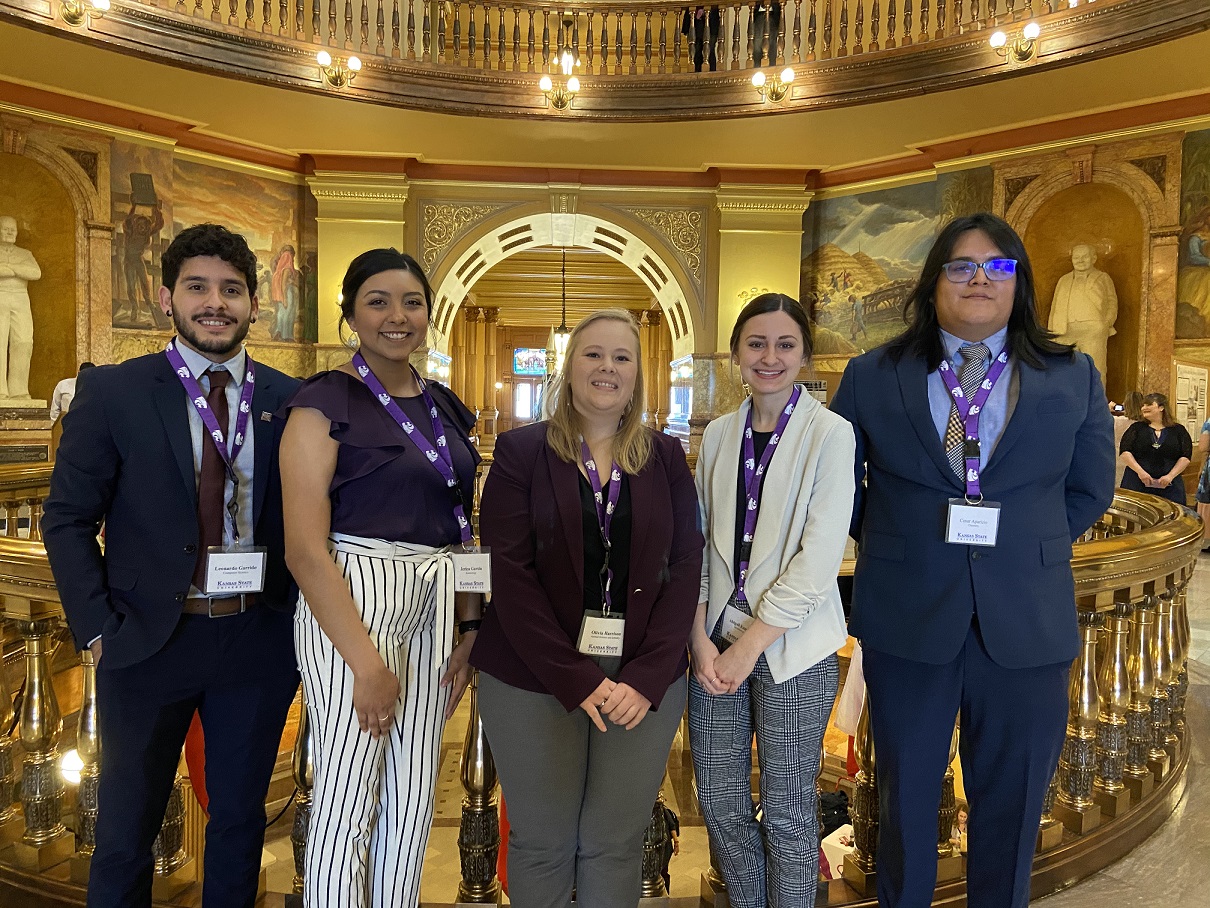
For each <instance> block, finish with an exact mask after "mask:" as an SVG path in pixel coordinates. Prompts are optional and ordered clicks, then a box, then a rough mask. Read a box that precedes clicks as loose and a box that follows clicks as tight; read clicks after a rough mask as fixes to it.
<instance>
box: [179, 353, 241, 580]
mask: <svg viewBox="0 0 1210 908" xmlns="http://www.w3.org/2000/svg"><path fill="white" fill-rule="evenodd" d="M176 349H177V352H178V353H180V354H181V359H183V360H184V361H185V365H186V366H188V367H189V371H190V372H192V373H193V377H194V378H195V379H197V383H198V384H199V385H201V388H202V392H203V393H205V394H209V393H210V378H209V376H207V375H205V372H206V370H207V369H211V368H221V369H226V370H227V371H228V372H230V373H231V380H230V381H229V382H227V416H228V419H227V425H226V426H225V427H224V430H223V435H224V436H225V440H226V442H227V444H228V446H230V444H231V434H232V432H234V431H235V420H236V417H237V416H238V415H239V398H240V394H241V393H243V390H244V373H245V368H246V364H247V355H246V354H245V353H244V348H243V347H240V349H239V352H238V353H236V354H235V356H233V357H231V358H230V359H229V360H227V361H226V362H224V363H214V362H211V361H210V360H208V359H206V357H204V356H202V355H201V354H200V353H198V352H196V351H194V350H191V349H190V348H189V347H186V346H185V345H184V344H182V343H179V342H178V343H177V345H176ZM184 407H185V409H186V410H187V411H188V412H189V435H190V438H191V440H192V444H193V482H194V488H195V489H196V488H197V485H198V483H199V482H200V481H201V475H202V445H203V444H213V442H212V441H211V440H210V436H209V433H207V432H206V427H205V425H204V424H203V423H202V418H201V417H200V416H198V413H197V409H196V408H195V407H194V406H193V402H192V401H190V400H188V399H186V401H185V404H184ZM253 419H255V414H253V413H250V414H248V425H247V429H246V430H245V432H244V445H243V447H242V448H240V450H239V454H238V455H237V456H236V458H235V475H236V476H238V477H239V512H238V513H237V514H236V521H237V523H238V525H239V538H240V543H241V544H244V545H252V544H253V543H252V481H253V475H254V473H255V467H256V450H255V448H256V438H255V435H256V433H255V431H254V426H253V424H252V421H253ZM223 486H224V489H223V504H224V506H225V507H229V506H230V504H231V496H232V492H233V491H234V490H233V487H232V483H231V479H230V477H228V478H227V480H226V481H225V482H224V484H223ZM234 541H235V537H234V535H233V534H232V532H231V520H230V519H229V518H228V517H227V516H226V512H224V518H223V544H224V545H231V544H232V543H233V542H234ZM194 594H195V592H194V591H192V590H191V592H190V595H191V596H192V595H194ZM197 595H200V593H198V594H197Z"/></svg>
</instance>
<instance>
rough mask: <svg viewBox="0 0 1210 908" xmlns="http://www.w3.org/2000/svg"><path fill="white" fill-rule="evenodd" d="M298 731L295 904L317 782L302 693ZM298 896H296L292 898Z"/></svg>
mask: <svg viewBox="0 0 1210 908" xmlns="http://www.w3.org/2000/svg"><path fill="white" fill-rule="evenodd" d="M298 699H299V710H298V734H297V736H296V737H295V738H294V757H293V760H292V761H291V764H290V765H291V770H292V771H293V774H294V788H295V790H296V791H297V792H298V796H297V797H296V798H295V801H294V825H293V826H292V827H291V829H290V844H291V845H293V846H294V882H293V885H292V887H291V888H292V889H293V892H292V893H291V895H290V896H286V898H287V900H288V901H290V902H291V903H292V904H293V903H297V904H298V905H299V906H300V908H301V905H302V891H303V874H304V869H305V867H306V863H307V832H308V830H309V829H310V826H311V789H312V788H313V787H314V785H315V764H314V759H313V756H312V748H313V746H314V742H313V741H312V740H311V720H310V718H309V717H308V716H307V695H306V693H305V692H304V691H303V690H302V689H300V690H299V693H298ZM291 896H294V897H295V898H291Z"/></svg>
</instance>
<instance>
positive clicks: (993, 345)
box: [833, 214, 1114, 908]
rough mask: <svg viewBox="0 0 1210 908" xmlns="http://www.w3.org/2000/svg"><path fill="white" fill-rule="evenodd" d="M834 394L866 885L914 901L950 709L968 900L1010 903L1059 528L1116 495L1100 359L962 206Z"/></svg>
mask: <svg viewBox="0 0 1210 908" xmlns="http://www.w3.org/2000/svg"><path fill="white" fill-rule="evenodd" d="M1001 353H1004V354H1006V355H1005V356H1003V357H1001ZM833 410H834V411H835V412H837V413H839V414H840V415H842V416H844V417H845V418H846V419H848V420H849V421H850V422H851V423H852V424H853V427H854V430H855V434H856V437H857V455H856V460H857V498H856V503H855V508H854V514H853V525H852V528H851V533H852V535H853V537H854V538H855V539H856V540H858V542H859V555H858V559H857V569H856V573H855V575H854V580H853V611H852V620H851V621H850V624H849V629H850V632H851V633H852V634H853V636H855V637H857V638H858V639H859V640H860V641H861V643H862V650H863V659H864V670H865V677H866V682H867V685H868V688H867V690H868V697H869V706H870V719H871V724H872V729H873V733H874V747H875V751H876V753H877V757H878V785H879V797H880V804H881V816H880V823H881V825H880V828H879V845H878V899H879V903H880V905H883V906H886V908H923V906H927V905H929V904H930V903H931V901H932V897H933V889H934V887H935V884H936V876H937V814H938V809H939V806H940V798H941V781H942V776H943V774H944V772H945V766H946V760H947V756H948V750H949V745H950V738H951V734H952V732H953V726H954V718H955V715H958V716H959V718H960V724H961V737H960V754H961V758H962V766H963V772H964V776H963V779H964V783H965V787H966V794H967V797H968V799H969V801H970V808H971V810H970V819H969V826H968V828H969V853H968V861H967V893H968V895H967V898H968V904H969V905H971V906H972V908H1024V906H1025V905H1026V903H1027V902H1028V901H1029V877H1030V867H1031V863H1032V859H1033V853H1034V847H1035V842H1036V838H1037V831H1038V822H1039V820H1040V818H1041V813H1042V802H1043V797H1044V795H1045V792H1046V788H1047V786H1048V784H1049V782H1050V779H1051V776H1052V774H1053V772H1054V769H1055V766H1056V764H1057V762H1058V758H1059V752H1060V750H1061V748H1062V744H1063V736H1064V729H1065V725H1066V717H1067V682H1068V672H1069V668H1070V665H1071V661H1072V660H1073V659H1074V658H1075V656H1076V653H1077V650H1078V645H1079V638H1078V634H1077V628H1076V612H1075V603H1074V596H1075V585H1074V581H1073V578H1072V572H1071V564H1070V560H1071V552H1072V548H1071V546H1072V542H1073V541H1074V540H1076V539H1078V538H1079V537H1080V536H1081V535H1082V534H1083V533H1084V531H1085V530H1087V529H1088V528H1089V527H1090V526H1091V525H1092V524H1093V523H1094V522H1095V521H1096V520H1097V519H1098V518H1099V517H1100V516H1101V515H1102V514H1103V513H1104V512H1105V510H1106V508H1107V507H1108V506H1109V504H1110V502H1111V501H1112V498H1113V484H1114V447H1113V423H1112V420H1111V418H1110V416H1109V411H1108V409H1107V407H1106V403H1105V395H1104V391H1103V389H1102V387H1101V379H1100V376H1099V375H1098V374H1097V371H1096V369H1095V368H1094V366H1093V364H1092V360H1091V359H1089V357H1088V356H1086V355H1085V354H1083V353H1076V352H1074V351H1073V350H1072V348H1071V347H1069V346H1065V345H1062V344H1058V343H1056V342H1055V341H1054V340H1053V339H1052V338H1051V336H1050V335H1048V334H1047V332H1046V331H1044V330H1043V329H1042V328H1041V327H1040V326H1039V325H1038V323H1037V319H1036V314H1035V310H1034V283H1033V275H1032V272H1031V270H1030V267H1029V262H1028V260H1027V258H1026V253H1025V248H1024V245H1023V244H1022V242H1021V240H1020V238H1019V237H1018V236H1017V234H1016V233H1015V232H1014V231H1013V229H1012V228H1011V227H1010V226H1009V225H1008V224H1007V223H1005V222H1004V221H1002V220H1001V219H1000V218H997V217H995V216H993V215H990V214H976V215H971V216H969V217H963V218H959V219H957V220H955V221H953V222H951V223H950V224H948V225H947V226H946V227H945V228H944V229H943V230H942V232H941V234H940V236H939V237H938V238H937V241H936V243H935V244H934V246H933V248H932V251H931V252H930V253H929V255H928V258H927V260H926V261H925V264H924V268H923V271H922V273H921V277H920V282H919V284H918V285H917V286H916V289H915V290H914V291H913V294H912V297H911V299H910V301H909V309H908V327H907V329H906V331H904V333H903V334H902V335H900V336H899V337H898V338H897V339H895V340H894V341H892V342H891V343H890V344H888V345H887V346H885V347H883V348H880V349H878V350H874V351H872V352H870V353H866V354H864V355H862V356H858V357H856V358H854V359H853V360H851V361H850V362H849V365H848V368H847V369H846V370H845V374H844V377H843V379H842V381H841V384H840V387H839V388H838V389H837V392H836V397H835V400H834V402H833ZM863 479H864V480H865V485H864V488H863V483H862V480H863Z"/></svg>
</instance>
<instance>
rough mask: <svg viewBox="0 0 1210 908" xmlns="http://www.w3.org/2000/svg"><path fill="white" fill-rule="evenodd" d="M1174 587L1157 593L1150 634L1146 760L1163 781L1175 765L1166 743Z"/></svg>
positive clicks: (1156, 776)
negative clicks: (1148, 714) (1149, 717)
mask: <svg viewBox="0 0 1210 908" xmlns="http://www.w3.org/2000/svg"><path fill="white" fill-rule="evenodd" d="M1173 592H1174V590H1173V589H1172V588H1171V587H1169V588H1168V589H1165V590H1164V591H1163V592H1162V593H1160V594H1159V595H1158V596H1156V597H1155V621H1154V622H1153V623H1152V634H1151V647H1150V653H1151V665H1152V672H1153V673H1154V681H1155V684H1154V686H1153V688H1152V691H1151V703H1150V705H1151V729H1150V731H1151V741H1150V744H1149V746H1148V748H1147V762H1148V764H1149V765H1150V766H1151V769H1152V771H1153V772H1154V773H1155V780H1156V781H1157V782H1161V781H1163V780H1164V778H1165V777H1167V775H1168V769H1169V767H1170V766H1171V765H1172V762H1171V758H1170V757H1169V755H1168V750H1167V748H1166V747H1165V746H1164V745H1165V743H1166V741H1167V733H1168V721H1169V719H1168V681H1169V675H1170V674H1171V673H1172V663H1171V662H1170V661H1169V656H1168V632H1169V630H1170V628H1169V625H1168V619H1169V616H1170V613H1171V611H1172V596H1173Z"/></svg>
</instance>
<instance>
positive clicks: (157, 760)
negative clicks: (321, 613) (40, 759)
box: [88, 606, 298, 908]
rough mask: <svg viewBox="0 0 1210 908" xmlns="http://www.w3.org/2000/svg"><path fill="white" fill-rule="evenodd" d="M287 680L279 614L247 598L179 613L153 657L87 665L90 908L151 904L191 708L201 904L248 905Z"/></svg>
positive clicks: (285, 627) (290, 648) (289, 639)
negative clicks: (91, 737)
mask: <svg viewBox="0 0 1210 908" xmlns="http://www.w3.org/2000/svg"><path fill="white" fill-rule="evenodd" d="M297 688H298V671H297V669H296V667H295V659H294V643H293V631H292V620H291V616H290V615H289V614H287V613H285V612H277V611H273V610H271V609H269V608H266V607H264V606H256V607H254V608H252V609H250V610H249V611H247V612H244V613H243V614H240V615H232V616H230V617H226V618H208V617H204V616H194V615H184V616H182V618H181V621H180V623H179V624H178V625H177V627H176V629H175V630H174V631H173V633H172V636H171V637H170V638H169V640H168V642H167V643H166V644H165V645H164V647H163V649H161V650H160V651H159V652H158V653H156V654H155V655H154V656H151V657H150V658H148V659H145V660H143V661H142V662H139V663H136V664H135V665H131V666H128V667H124V668H115V669H109V668H106V665H105V654H104V652H102V654H101V662H100V664H99V665H98V666H97V712H98V716H97V718H98V725H99V728H100V733H101V778H100V783H99V788H98V794H97V797H98V816H97V843H96V851H95V853H94V854H93V858H92V868H91V872H90V876H89V881H88V905H89V906H90V908H141V906H150V905H151V882H152V856H151V846H152V843H153V842H154V841H155V837H156V835H158V834H159V830H160V824H161V823H162V822H163V819H164V810H165V808H166V807H167V804H168V797H169V795H170V794H171V792H172V783H173V780H174V779H175V776H176V768H177V763H178V761H179V760H180V756H181V748H182V747H183V746H184V742H185V735H186V733H187V732H188V731H189V725H190V722H191V721H192V719H193V714H194V712H195V711H196V712H198V713H199V714H200V716H201V721H202V730H203V732H204V735H205V740H206V789H207V793H208V794H209V796H210V805H209V813H210V819H209V822H208V823H207V826H206V860H205V882H204V884H203V892H202V904H203V906H205V908H252V904H253V902H254V901H255V899H256V885H257V878H258V876H259V874H260V863H261V850H262V848H263V847H264V840H265V793H266V792H267V790H268V788H269V779H270V777H271V776H272V774H273V765H274V763H275V762H276V760H277V751H278V745H279V743H280V741H281V733H282V727H283V726H284V725H285V721H286V713H287V712H288V711H289V709H290V704H291V702H292V701H293V700H294V692H295V690H296V689H297Z"/></svg>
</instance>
